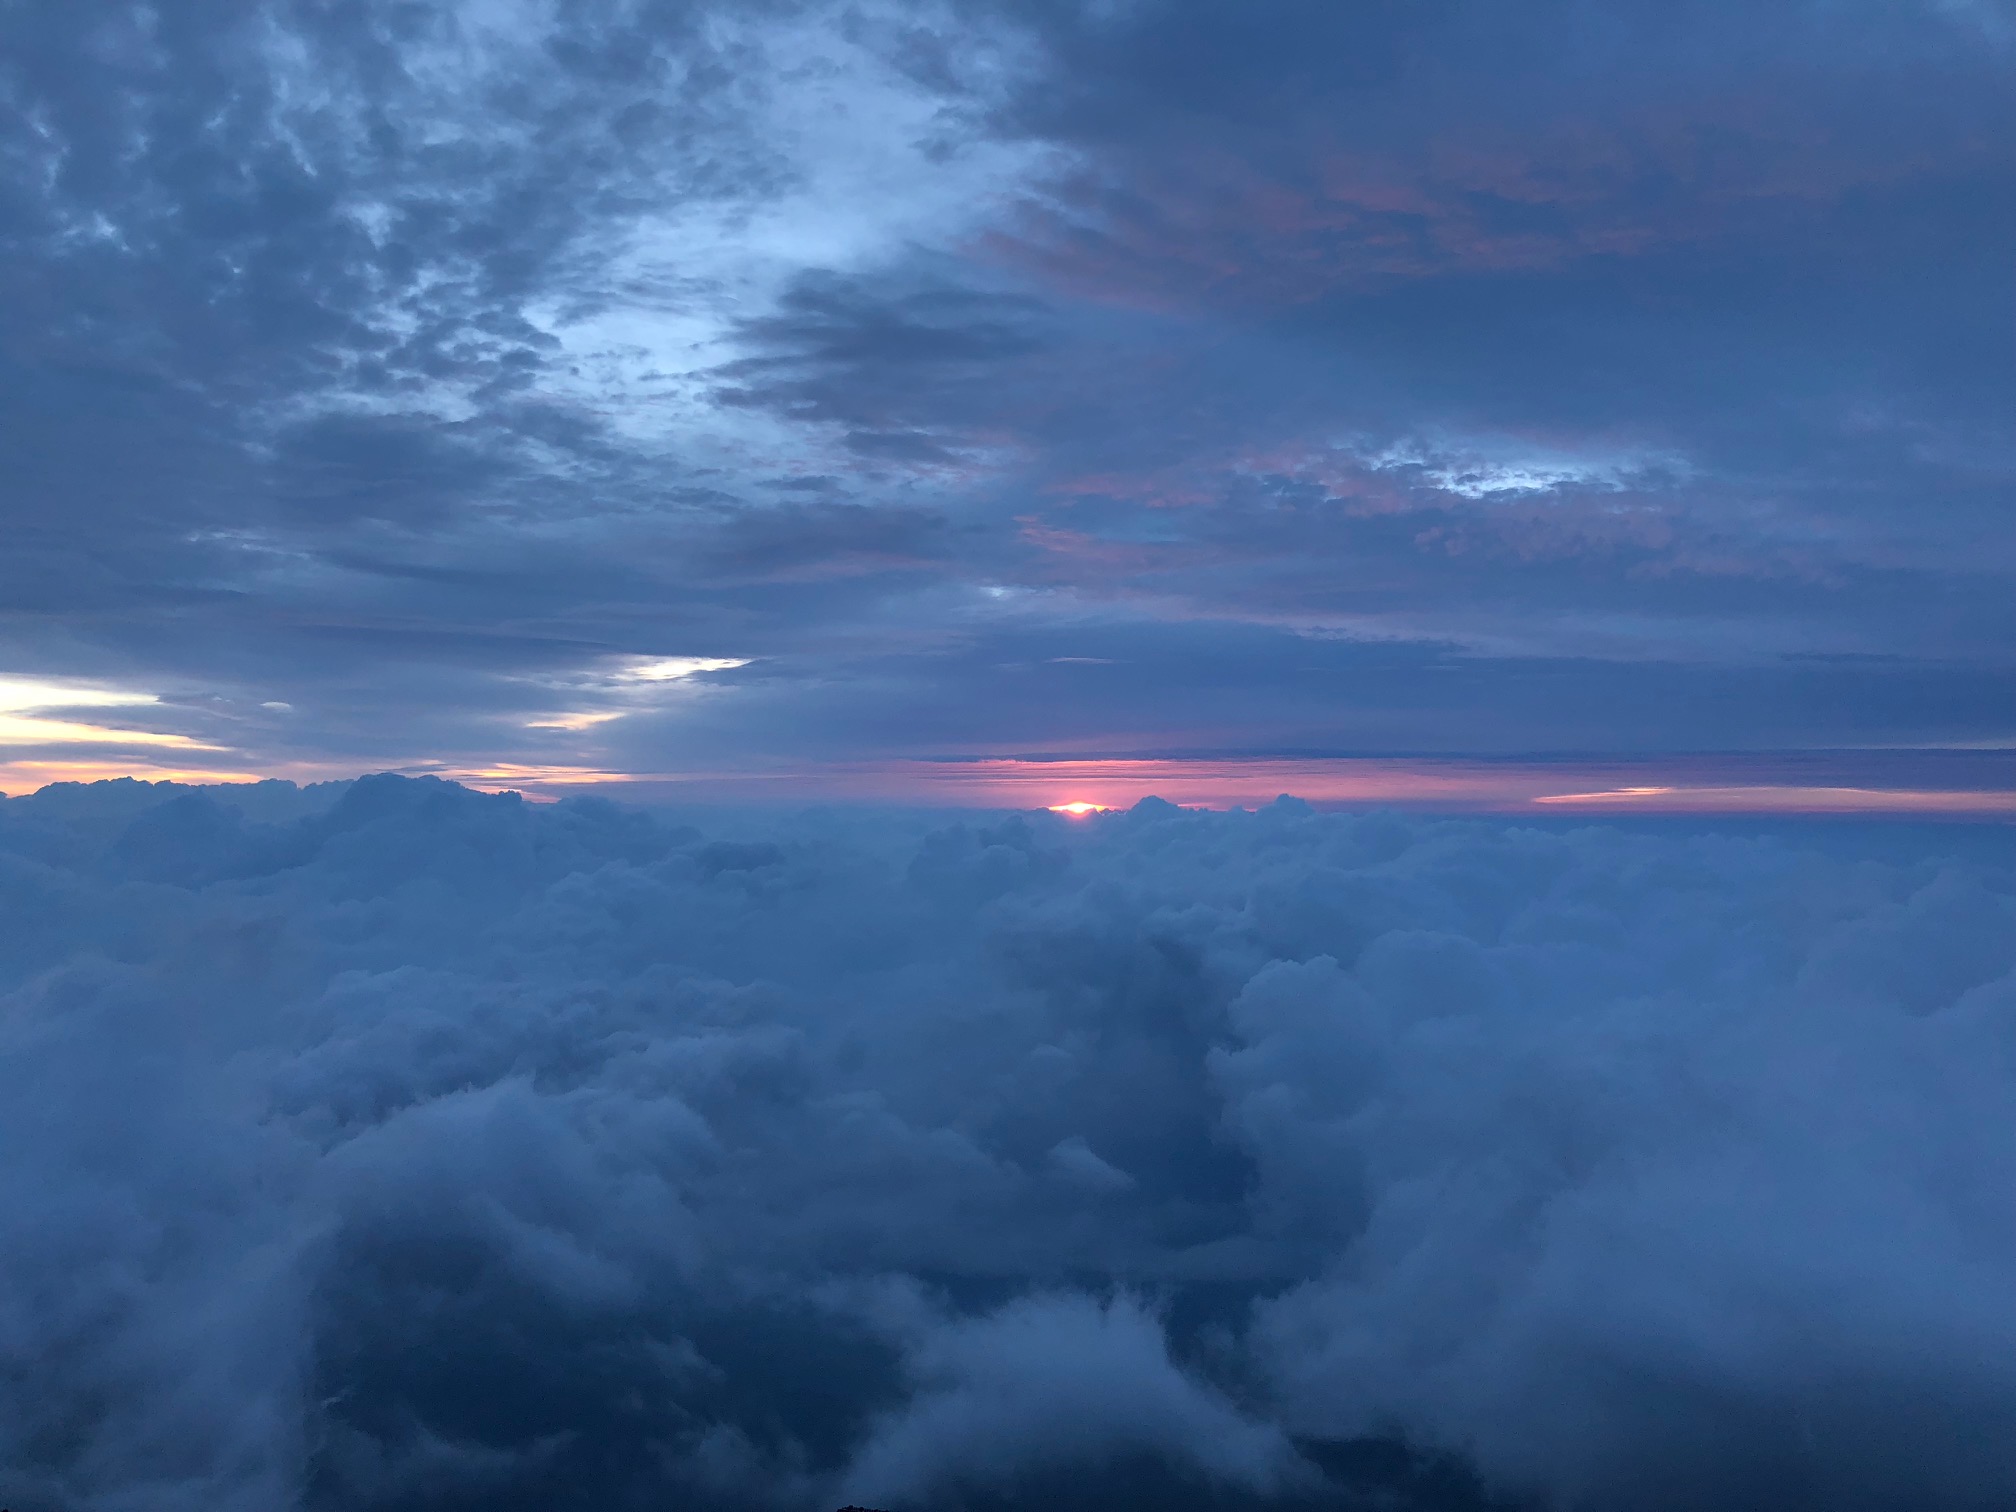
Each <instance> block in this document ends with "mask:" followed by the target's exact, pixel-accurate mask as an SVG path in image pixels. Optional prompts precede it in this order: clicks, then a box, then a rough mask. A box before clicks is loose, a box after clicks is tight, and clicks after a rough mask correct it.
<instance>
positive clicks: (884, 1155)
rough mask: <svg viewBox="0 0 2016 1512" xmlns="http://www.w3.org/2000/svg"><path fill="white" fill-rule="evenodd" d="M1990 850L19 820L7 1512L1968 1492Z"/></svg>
mask: <svg viewBox="0 0 2016 1512" xmlns="http://www.w3.org/2000/svg"><path fill="white" fill-rule="evenodd" d="M2007 839H2008V836H2007V835H2006V834H2005V833H2003V832H2002V831H2000V830H1989V829H1971V830H1958V829H1948V830H1938V829H1933V830H1907V829H1895V828H1891V829H1884V828H1880V827H1879V828H1856V827H1852V826H1840V825H1834V826H1819V827H1806V828H1799V827H1791V828H1787V829H1784V830H1782V831H1773V830H1770V829H1765V830H1761V831H1754V832H1752V833H1749V834H1747V835H1746V834H1741V833H1736V832H1727V833H1715V832H1704V831H1700V830H1697V829H1693V828H1686V827H1671V826H1668V827H1664V828H1658V827H1654V828H1642V829H1637V830H1627V829H1616V828H1571V827H1566V826H1554V827H1518V826H1508V825H1505V824H1503V823H1500V822H1496V821H1489V822H1485V821H1438V820H1430V819H1419V818H1408V817H1404V816H1400V815H1392V814H1385V815H1379V814H1374V815H1363V816H1347V815H1331V816H1323V815H1317V814H1314V813H1312V812H1310V811H1309V810H1308V809H1307V807H1306V806H1303V805H1298V804H1293V803H1288V802H1283V803H1280V804H1276V805H1273V806H1271V807H1269V808H1267V809H1265V810H1263V811H1261V812H1258V813H1231V814H1206V813H1195V812H1186V811H1179V810H1175V809H1173V808H1171V807H1169V806H1168V805H1165V804H1154V803H1147V804H1143V805H1141V806H1139V807H1138V808H1136V809H1134V810H1133V811H1131V812H1126V813H1119V814H1112V815H1107V816H1103V817H1098V818H1094V819H1092V820H1088V821H1067V820H1063V819H1059V818H1056V817H1054V816H1049V815H1042V814H1038V815H1034V816H1016V815H1003V816H996V817H991V818H990V817H970V818H967V819H964V820H961V821H959V822H955V823H953V824H950V825H946V824H944V823H943V821H942V820H929V819H923V818H918V817H915V816H905V815H902V814H899V813H873V812H859V813H852V814H849V813H839V812H827V813H824V814H819V813H808V814H805V815H803V816H795V817H792V816H783V815H776V814H773V815H771V816H769V817H768V818H761V817H747V818H744V819H742V820H740V821H736V822H735V823H734V825H733V826H731V827H728V828H725V829H724V828H721V827H720V821H718V820H717V821H715V823H714V824H713V825H711V826H710V828H709V829H708V830H706V831H703V830H699V829H695V828H692V827H689V826H683V825H679V824H676V823H673V822H672V821H670V820H669V819H667V818H665V817H662V816H654V815H653V814H651V813H649V812H647V811H643V810H635V809H625V808H620V807H616V806H614V805H610V804H607V803H604V802H601V801H599V800H576V801H570V802H566V803H561V804H558V805H550V806H534V805H528V804H525V803H523V802H520V801H519V800H517V799H516V798H515V797H510V796H504V797H497V796H487V795H482V794H477V793H472V792H468V791H465V790H463V789H459V788H456V787H454V786H452V785H449V784H443V783H438V782H432V781H408V780H404V779H398V778H369V779H365V780H363V781H360V782H358V783H356V784H354V785H351V786H348V787H334V788H327V789H322V790H317V791H306V792H304V791H297V790H295V789H292V788H288V787H286V786H284V785H276V786H273V787H270V788H267V789H263V790H256V791H251V792H240V791H234V790H229V789H216V790H207V791H181V792H176V791H173V790H162V789H147V788H141V787H139V786H138V785H134V784H124V785H121V784H109V785H102V786H96V787H88V788H69V789H63V788H56V789H51V790H49V791H48V792H47V793H45V794H42V795H39V796H36V797H32V798H26V799H11V800H7V801H6V802H4V803H0V896H4V902H5V905H6V909H7V914H8V917H9V918H10V919H12V920H14V921H16V923H17V925H18V926H19V927H17V928H15V929H12V930H10V931H8V934H7V938H6V948H5V954H4V958H0V989H4V1008H0V1026H4V1027H0V1057H4V1061H0V1064H4V1070H0V1076H4V1079H5V1085H6V1093H7V1095H6V1096H5V1098H4V1099H0V1124H4V1132H5V1138H6V1142H7V1147H8V1149H9V1151H10V1155H9V1160H8V1162H7V1168H6V1175H5V1178H4V1198H5V1200H4V1202H0V1229H4V1240H5V1242H4V1245H0V1250H4V1253H5V1255H6V1257H7V1258H6V1261H5V1267H4V1268H5V1271H6V1276H7V1287H6V1292H7V1296H8V1297H9V1298H10V1299H11V1300H10V1302H9V1304H8V1307H7V1308H6V1309H5V1312H4V1318H0V1324H4V1327H5V1328H6V1330H7V1335H8V1355H9V1357H10V1358H11V1359H14V1360H16V1361H21V1362H33V1365H34V1369H33V1371H32V1373H31V1372H26V1371H16V1372H12V1373H10V1374H8V1375H7V1376H6V1377H5V1378H4V1380H0V1435H4V1448H0V1464H4V1466H5V1469H4V1471H0V1492H4V1494H5V1496H6V1497H7V1498H8V1500H9V1504H10V1505H14V1506H23V1507H51V1508H56V1507H65V1508H68V1507H75V1508H80V1509H81V1508H87V1507H88V1508H116V1507H123V1506H140V1505H146V1506H149V1507H160V1508H170V1509H172V1508H178V1507H189V1508H196V1507H203V1508H218V1507H227V1508H229V1507H243V1508H247V1509H251V1508H272V1507H279V1506H291V1505H314V1506H326V1507H340V1508H359V1509H363V1508H397V1507H420V1506H426V1507H430V1508H431V1507H443V1506H459V1505H472V1506H473V1505H483V1506H489V1507H516V1506H526V1507H530V1506H535V1505H553V1504H556V1503H557V1504H559V1505H570V1504H572V1503H573V1502H575V1501H578V1502H580V1503H581V1504H582V1505H589V1504H594V1505H623V1504H626V1503H627V1502H630V1501H636V1500H644V1501H648V1500H652V1499H654V1498H655V1499H664V1498H666V1497H671V1498H673V1499H675V1500H686V1501H690V1502H696V1503H704V1504H706V1505H710V1506H721V1507H747V1508H752V1509H753V1508H770V1507H774V1508H817V1507H822V1506H827V1507H830V1506H835V1505H839V1504H840V1503H841V1502H842V1501H845V1500H849V1499H852V1500H855V1501H865V1502H867V1503H869V1504H871V1505H883V1506H890V1507H896V1508H910V1507H916V1508H934V1507H950V1506H970V1507H1004V1508H1005V1507H1011V1506H1015V1505H1035V1504H1039V1503H1040V1504H1042V1505H1058V1506H1067V1507H1071V1506H1085V1507H1087V1508H1089V1507H1092V1506H1121V1505H1137V1504H1139V1505H1146V1504H1149V1503H1151V1502H1152V1503H1153V1504H1156V1505H1164V1506H1197V1507H1204V1506H1213V1507H1221V1508H1224V1507H1253V1508H1256V1509H1258V1508H1289V1507H1316V1506H1330V1505H1353V1504H1356V1503H1355V1501H1354V1500H1353V1498H1354V1497H1357V1496H1360V1495H1364V1494H1380V1495H1385V1496H1388V1497H1391V1498H1395V1499H1397V1504H1399V1505H1404V1506H1419V1507H1423V1508H1427V1507H1445V1508H1446V1507H1480V1508H1481V1507H1483V1506H1486V1505H1491V1504H1495V1503H1494V1501H1493V1498H1501V1499H1502V1498H1514V1499H1518V1498H1533V1499H1537V1500H1538V1501H1539V1502H1541V1503H1545V1504H1559V1505H1568V1504H1577V1503H1583V1502H1590V1503H1596V1504H1601V1505H1605V1506H1612V1507H1621V1508H1661V1507H1673V1506H1706V1505H1728V1504H1732V1503H1736V1502H1741V1503H1744V1504H1751V1503H1756V1504H1762V1503H1765V1502H1769V1503H1771V1504H1774V1505H1785V1506H1813V1507H1821V1506H1825V1507H1830V1508H1839V1507H1861V1506H1867V1507H1880V1506H1890V1505H1895V1504H1897V1502H1898V1501H1899V1500H1900V1499H1908V1500H1910V1501H1911V1502H1912V1504H1913V1505H1919V1506H1926V1507H1941V1508H1945V1507H1951V1508H1972V1507H1977V1506H1987V1505H1992V1504H1993V1503H1994V1501H1995V1500H1996V1498H1997V1497H1999V1496H2000V1494H2001V1491H2002V1488H2004V1487H2006V1485H2007V1484H2008V1477H2009V1475H2010V1473H2011V1470H2012V1467H2011V1464H2010V1461H2009V1450H2008V1446H2009V1445H2010V1444H2011V1443H2012V1442H2016V1434H2012V1432H2011V1429H2012V1428H2016V1378H2012V1376H2011V1374H2010V1372H2009V1371H2008V1370H2007V1369H2006V1368H2004V1366H2003V1365H2002V1364H2001V1363H2000V1362H2002V1361H2004V1360H2006V1359H2008V1358H2011V1357H2016V1354H2012V1351H2011V1350H2010V1349H2008V1348H2004V1347H2001V1346H2002V1345H2005V1344H2007V1343H2009V1342H2011V1341H2010V1340H2009V1339H2008V1338H2007V1335H2008V1331H2009V1324H2008V1309H2007V1306H2006V1301H2005V1299H2006V1297H2007V1295H2008V1293H2009V1291H2010V1288H2011V1285H2012V1284H2016V1233H2012V1231H2011V1229H2010V1226H2009V1223H2008V1220H2007V1203H2006V1200H2005V1194H2006V1192H2007V1190H2008V1188H2009V1184H2010V1180H2011V1178H2012V1177H2016V1171H2012V1170H2011V1169H2010V1168H2009V1167H2010V1160H2009V1153H2008V1152H2009V1142H2008V1140H2007V1139H2006V1137H2005V1135H2006V1130H2007V1125H2008V1113H2007V1109H2008V1107H2009V1104H2010V1099H2011V1095H2012V1087H2011V1079H2012V1077H2016V1061H2012V1059H2011V1057H2010V1055H2009V1053H2008V1045H2009V1030H2010V1016H2011V1012H2012V1010H2016V990H2012V983H2016V977H2012V975H2011V973H2012V970H2016V946H2012V941H2016V927H2012V925H2016V887H2012V875H2016V873H2012V871H2011V864H2010V863H2011V857H2010V854H2009V848H2008V845H2007ZM1956 1424H1957V1425H1962V1426H1963V1428H1964V1430H1965V1431H1963V1432H1956V1431H1955V1425H1956Z"/></svg>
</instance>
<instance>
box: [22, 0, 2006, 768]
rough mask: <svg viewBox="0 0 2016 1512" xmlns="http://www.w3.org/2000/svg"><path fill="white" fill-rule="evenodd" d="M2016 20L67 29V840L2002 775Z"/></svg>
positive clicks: (33, 302)
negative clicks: (166, 792)
mask: <svg viewBox="0 0 2016 1512" xmlns="http://www.w3.org/2000/svg"><path fill="white" fill-rule="evenodd" d="M2009 22H2010V17H2009V15H2008V13H2007V11H2006V8H2005V7H2003V6H2001V5H2000V4H1997V3H1993V0H1981V3H1973V4H1964V5H1963V4H1956V3H1932V0H1850V3H1845V4H1824V5H1823V4H1817V3H1815V4H1806V3H1797V4H1785V5H1774V6H1771V7H1767V8H1764V9H1763V10H1760V9H1759V8H1758V7H1755V6H1749V5H1736V4H1730V3H1722V0H1686V3H1678V4H1675V3H1670V0H1662V3H1657V4H1650V3H1646V4H1640V3H1635V0H1619V3H1614V4H1607V5H1602V6H1589V5H1578V4H1567V3H1560V4H1556V3H1542V4H1534V5H1524V6H1519V7H1515V8H1507V7H1504V6H1500V5H1493V4H1483V3H1470V0H1449V3H1436V4H1426V5H1389V4H1372V3H1367V4H1348V5H1346V4H1332V3H1328V0H1324V3H1292V0H1273V3H1267V4H1259V5H1248V6H1239V7H1225V6H1221V5H1213V4H1202V3H1179V0H1135V3H1123V4H1112V5H1109V4H1100V5H1092V4H1070V3H1062V0H1059V3H1048V0H1027V3H1001V4H986V3H977V0H976V3H955V0H947V3H944V4H901V5H895V4H891V5H876V4H858V5H845V4H830V5H822V4H811V3H795V0H777V3H772V4H734V5H714V4H707V3H702V0H692V3H674V0H465V3H458V4H446V3H444V4H439V5H418V6H416V5H406V4H392V3H380V0H356V3H348V4H343V5H335V6H330V5H320V4H305V3H302V4H296V3H288V0H266V3H254V0H202V3H195V0H159V3H154V4H138V3H118V4H94V5H58V4H45V3H37V0H14V3H10V4H7V5H5V6H4V7H0V120H4V125H0V130H4V137H0V238H4V251H5V256H4V259H0V268H4V272H0V329H4V342H0V409H4V412H5V415H6V417H7V418H6V423H5V427H4V430H0V476H4V477H5V478H6V479H7V486H6V489H5V491H4V497H0V510H4V512H5V513H4V521H0V523H4V527H5V532H6V539H7V542H8V550H7V552H6V554H5V559H4V561H0V608H4V611H5V612H4V616H0V672H4V673H5V674H7V675H8V676H9V677H12V678H15V679H17V680H24V681H25V682H32V683H34V684H35V685H36V686H37V687H41V688H44V689H50V688H54V689H58V690H60V689H63V688H71V689H75V690H79V697H78V699H77V700H76V701H75V702H74V703H73V704H71V705H68V706H65V705H62V704H60V703H59V702H54V701H45V702H46V707H45V706H43V705H38V706H37V707H36V709H35V710H33V711H24V712H22V713H21V714H20V715H19V717H18V718H17V717H16V716H15V715H14V714H13V713H11V712H10V714H9V717H8V721H7V723H6V725H5V727H4V728H0V742H4V752H0V754H4V755H5V756H6V757H7V758H8V759H7V761H6V762H5V767H6V771H7V773H8V774H9V775H8V781H7V786H9V787H10V788H15V789H19V788H21V787H25V786H33V785H34V784H35V783H36V782H38V781H40V780H42V779H44V778H46V777H48V776H52V775H63V774H66V773H69V774H78V773H89V772H92V771H114V770H141V769H151V770H159V771H184V772H191V773H199V772H246V771H253V772H298V773H313V772H318V771H343V772H354V771H356V770H358V769H359V768H361V767H379V766H398V767H404V768H407V769H414V770H418V769H423V768H431V769H435V770H444V771H460V772H465V773H472V774H482V773H518V774H530V775H531V776H532V777H535V778H536V777H538V776H540V775H541V774H545V775H548V776H557V777H559V778H565V777H568V776H570V775H571V776H575V777H579V776H584V775H592V774H594V773H608V774H615V775H634V774H639V773H648V774H675V775H676V774H679V773H684V772H692V771H718V770H723V769H749V768H762V767H771V768H779V769H782V768H789V769H792V770H800V771H803V770H809V769H813V768H816V767H818V766H819V765H820V764H822V763H826V764H833V763H838V764H846V763H853V764H856V765H860V764H874V763H877V762H886V761H888V760H891V759H895V758H902V759H911V758H929V757H944V756H964V757H970V756H981V755H993V756H998V755H1003V754H1012V753H1017V752H1049V753H1077V754H1081V755H1085V754H1096V753H1130V754H1141V753H1148V754H1155V753H1164V754H1167V753H1173V752H1179V751H1180V752H1188V753H1216V754H1218V755H1231V754H1236V753H1245V754H1249V755H1250V754H1255V753H1269V752H1282V751H1298V752H1332V753H1336V752H1357V753H1377V752H1386V753H1396V752H1421V751H1434V752H1441V753H1445V754H1464V753H1469V754H1487V753H1506V752H1530V751H1538V750H1556V751H1558V750H1563V749H1573V750H1578V751H1584V752H1619V751H1637V752H1644V751H1656V750H1676V749H1681V750H1696V751H1700V750H1732V751H1762V750H1773V751H1786V750H1797V749H1802V748H1823V747H1825V748H1840V747H1855V746H1862V747H1899V748H1929V747H1934V746H1955V745H1964V746H1976V747H1982V746H1987V747H1994V746H1999V745H2005V744H2007V742H2008V741H2009V740H2010V739H2011V738H2012V733H2016V732H2012V730H2011V728H2010V716H2009V712H2008V711H2009V710H2010V708H2011V707H2012V706H2016V684H2012V668H2011V665H2010V663H2009V659H2008V647H2009V646H2011V645H2012V644H2016V622H2012V619H2011V605H2012V604H2016V591H2012V590H2016V582H2012V579H2016V555H2012V552H2016V530H2012V528H2011V500H2012V492H2011V490H2012V481H2016V432H2012V430H2011V427H2010V420H2009V417H2010V415H2011V414H2016V371H2012V366H2011V351H2012V347H2011V344H2010V340H2009V337H2010V332H2011V328H2012V321H2016V304H2012V296H2011V288H2012V285H2011V283H2010V280H2009V278H2008V276H2007V273H2008V270H2007V256H2006V249H2007V247H2008V246H2009V245H2010V244H2011V242H2012V239H2016V198H2012V190H2011V185H2012V184H2016V88H2012V85H2016V30H2012V27H2011V26H2010V24H2009ZM675 664H676V665H680V666H685V667H690V668H692V669H693V670H692V672H691V673H690V674H689V675H685V676H680V677H664V678H658V679H655V680H653V679H639V678H637V677H636V676H635V675H634V673H635V669H637V668H638V667H643V666H651V665H659V666H668V665H675ZM1228 689H1229V690H1232V691H1231V692H1229V693H1228V692H1227V691H1226V690H1228ZM107 700H116V702H107ZM24 720H26V721H28V722H27V723H23V721H24ZM36 721H40V723H36ZM66 729H67V731H68V733H67V734H66ZM122 732H124V734H125V736H126V737H127V738H126V739H125V740H124V742H123V743H122V741H121V739H120V738H119V737H120V735H121V733H122ZM164 742H165V743H164ZM1921 775H1922V774H1921ZM1899 780H1900V781H1904V780H1906V779H1904V778H1900V779H1899ZM1907 785H1908V782H1907ZM2005 785H2006V784H2005Z"/></svg>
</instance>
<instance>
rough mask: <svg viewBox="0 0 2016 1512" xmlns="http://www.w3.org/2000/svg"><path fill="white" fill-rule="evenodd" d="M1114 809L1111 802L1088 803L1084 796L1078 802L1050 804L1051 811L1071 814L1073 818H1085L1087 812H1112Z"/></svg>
mask: <svg viewBox="0 0 2016 1512" xmlns="http://www.w3.org/2000/svg"><path fill="white" fill-rule="evenodd" d="M1112 811H1113V809H1112V805H1110V804H1105V803H1087V802H1085V801H1084V800H1083V799H1082V798H1081V799H1080V800H1079V801H1078V802H1076V803H1053V804H1051V805H1050V812H1051V813H1053V814H1069V815H1070V816H1071V817H1072V818H1073V819H1083V818H1084V817H1085V816H1086V815H1087V814H1110V813H1111V812H1112Z"/></svg>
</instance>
